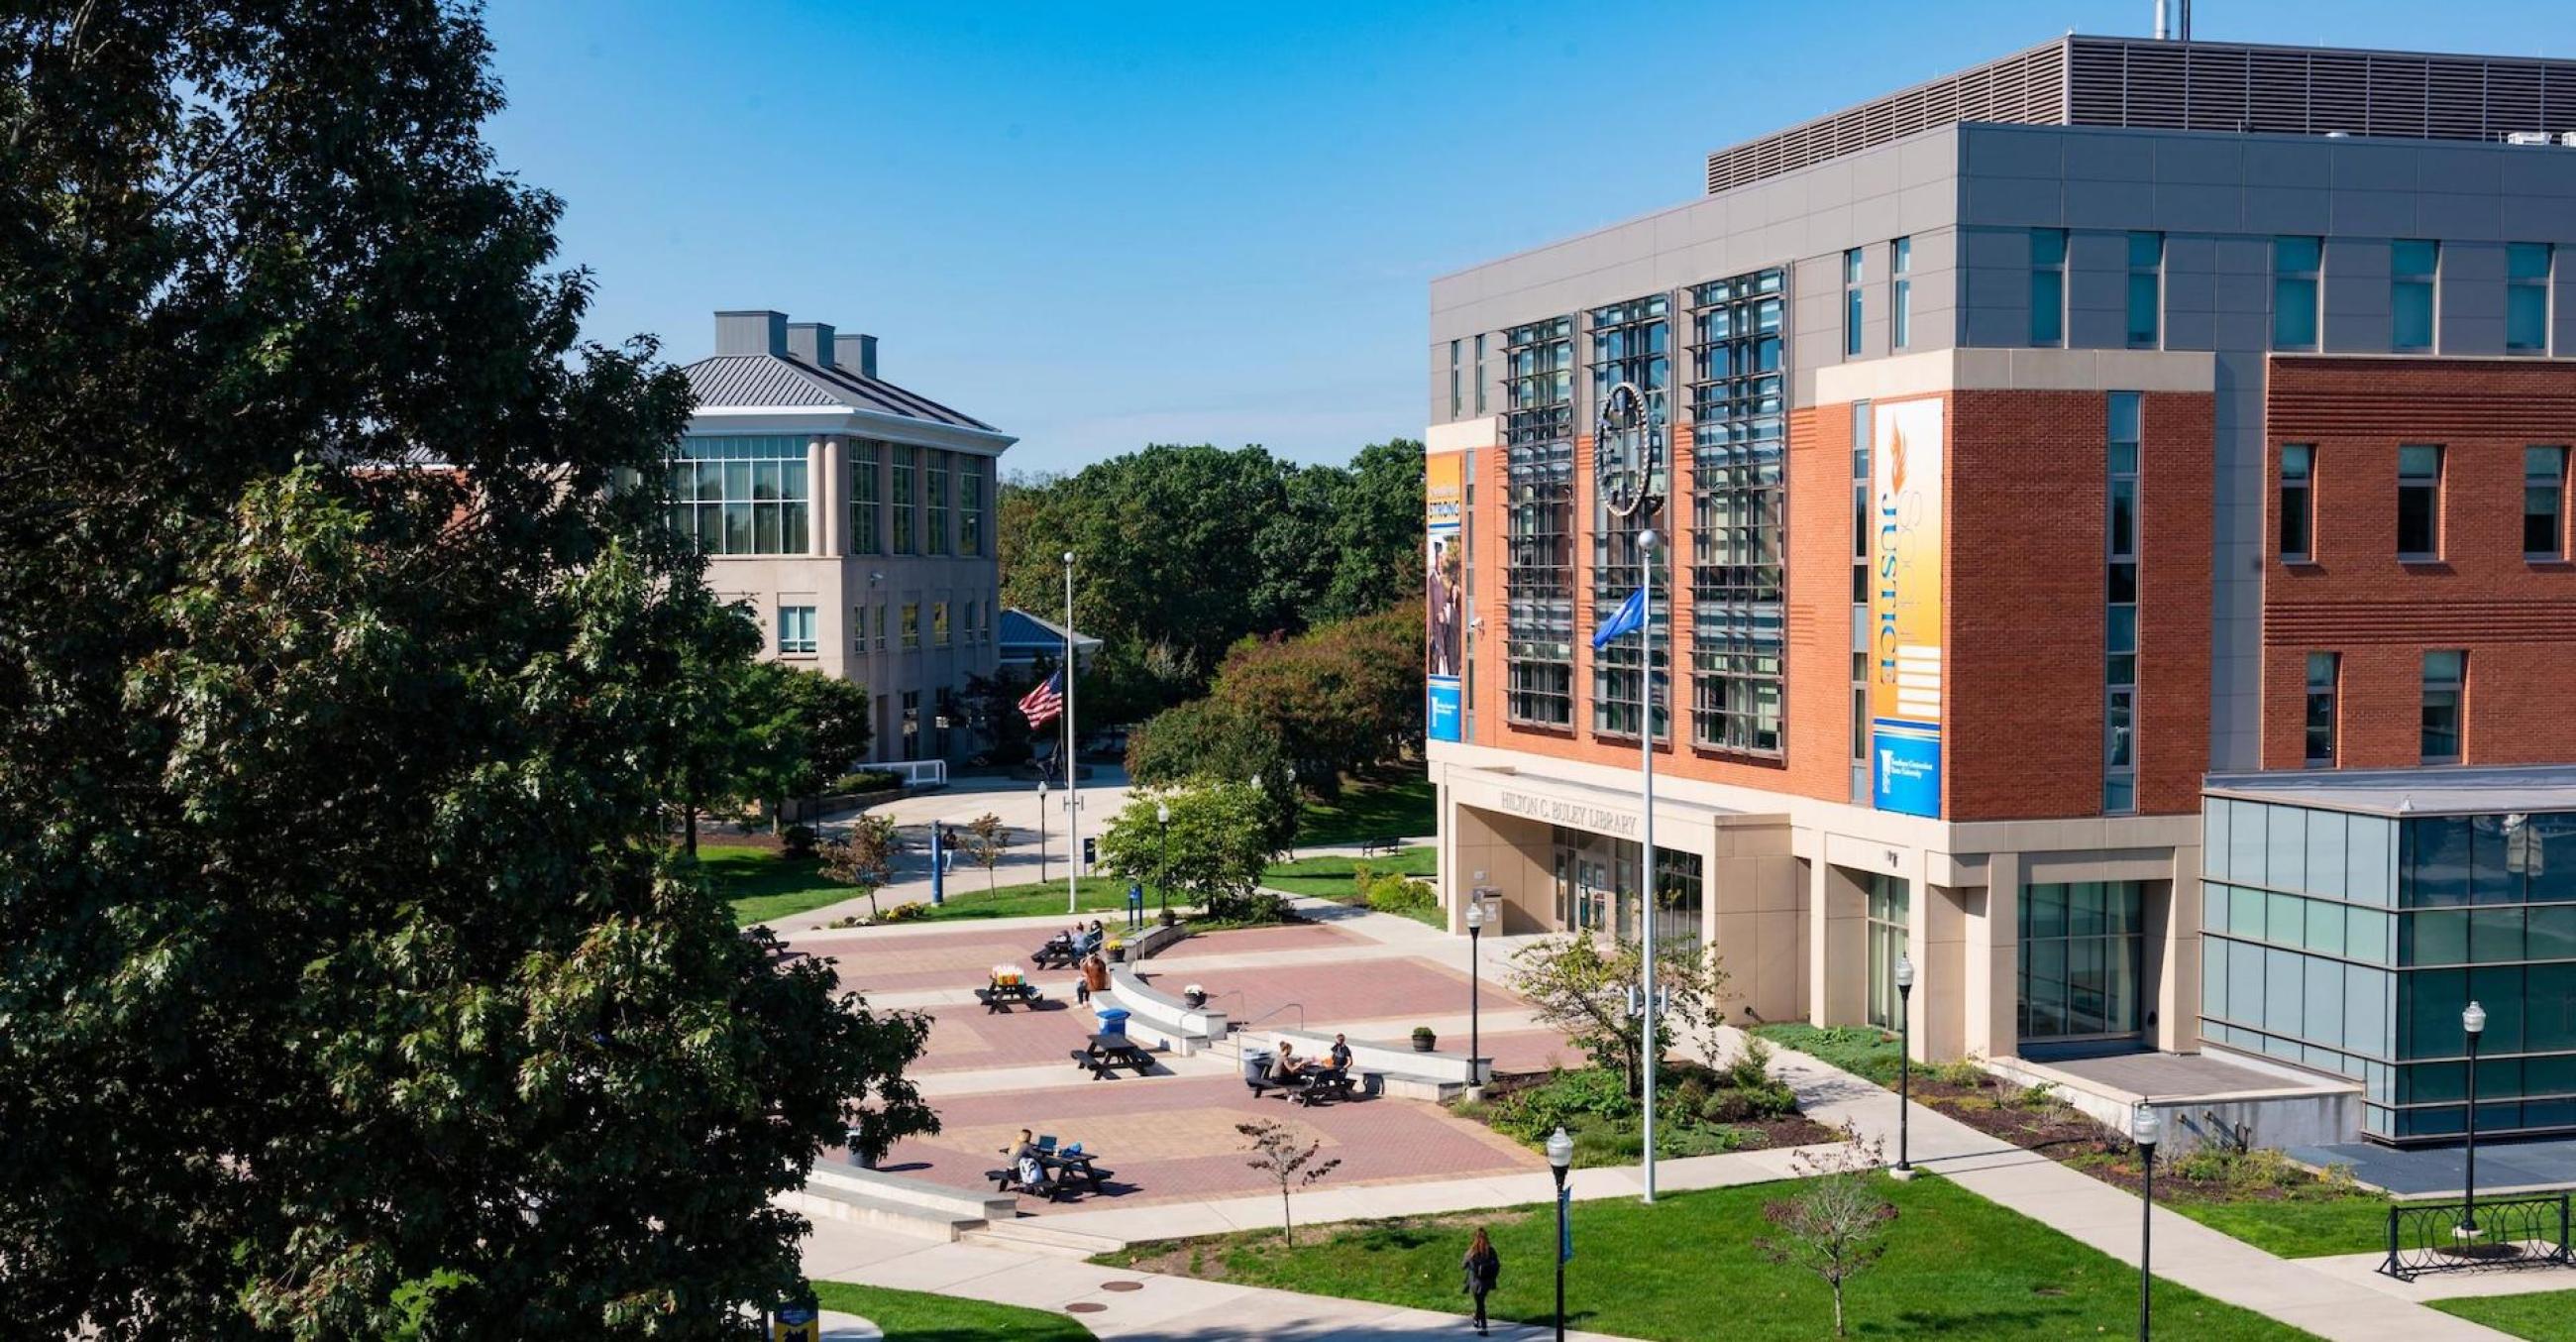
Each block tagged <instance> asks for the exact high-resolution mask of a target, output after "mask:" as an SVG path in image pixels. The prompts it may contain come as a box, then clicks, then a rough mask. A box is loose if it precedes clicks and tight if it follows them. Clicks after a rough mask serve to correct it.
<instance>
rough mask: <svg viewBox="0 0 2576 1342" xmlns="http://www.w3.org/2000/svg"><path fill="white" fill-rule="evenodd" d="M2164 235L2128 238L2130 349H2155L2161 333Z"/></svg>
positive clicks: (2154, 234)
mask: <svg viewBox="0 0 2576 1342" xmlns="http://www.w3.org/2000/svg"><path fill="white" fill-rule="evenodd" d="M2164 271H2165V235H2164V234H2162V233H2132V234H2130V235H2129V348H2131V349H2154V348H2155V347H2156V341H2157V339H2158V337H2159V336H2160V335H2161V334H2162V333H2163V325H2164V323H2163V320H2162V319H2163V315H2164Z"/></svg>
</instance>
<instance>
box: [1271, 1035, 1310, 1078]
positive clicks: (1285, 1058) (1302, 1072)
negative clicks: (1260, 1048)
mask: <svg viewBox="0 0 2576 1342" xmlns="http://www.w3.org/2000/svg"><path fill="white" fill-rule="evenodd" d="M1270 1079H1271V1080H1272V1081H1274V1082H1276V1083H1278V1084H1279V1085H1282V1086H1297V1085H1303V1084H1305V1081H1306V1064H1305V1063H1303V1062H1300V1061H1298V1058H1297V1046H1296V1045H1294V1044H1291V1043H1289V1042H1288V1041H1287V1040H1285V1039H1282V1040H1280V1041H1279V1053H1278V1056H1276V1057H1274V1058H1272V1059H1271V1060H1270Z"/></svg>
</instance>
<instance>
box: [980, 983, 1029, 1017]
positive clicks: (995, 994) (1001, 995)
mask: <svg viewBox="0 0 2576 1342" xmlns="http://www.w3.org/2000/svg"><path fill="white" fill-rule="evenodd" d="M975 1000H976V1001H978V1002H981V1003H983V1004H984V1011H985V1013H986V1014H987V1015H990V1014H993V1013H996V1012H999V1013H1005V1014H1007V1013H1008V1012H1009V1011H1010V1009H1011V1008H1012V1007H1015V1006H1025V1007H1035V1006H1036V1005H1037V1004H1038V1003H1040V1002H1042V1001H1044V1000H1046V994H1045V993H1043V992H1040V991H1039V990H1038V985H1036V984H1034V983H994V984H988V985H986V986H984V987H981V988H977V989H976V990H975Z"/></svg>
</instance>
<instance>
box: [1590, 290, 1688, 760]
mask: <svg viewBox="0 0 2576 1342" xmlns="http://www.w3.org/2000/svg"><path fill="white" fill-rule="evenodd" d="M1671 310H1672V298H1671V297H1670V296H1669V295H1667V294H1649V295H1647V296H1646V297H1643V298H1636V299H1631V300H1629V301H1627V302H1625V303H1613V304H1611V305H1609V306H1607V307H1601V308H1594V309H1593V310H1592V311H1591V312H1590V313H1589V314H1588V321H1587V323H1586V324H1587V326H1588V327H1589V329H1590V333H1591V339H1590V341H1589V349H1590V352H1591V368H1592V404H1594V405H1596V406H1598V405H1602V404H1604V403H1606V402H1607V400H1608V398H1609V395H1610V391H1611V389H1612V388H1614V387H1617V386H1618V385H1619V384H1621V383H1623V382H1624V383H1628V384H1629V385H1631V386H1634V387H1635V388H1636V389H1637V390H1638V391H1640V392H1642V393H1644V394H1645V397H1646V407H1647V419H1648V422H1649V428H1648V430H1647V432H1648V434H1649V436H1650V442H1651V443H1653V444H1656V445H1657V446H1656V447H1654V448H1652V449H1650V450H1653V451H1660V446H1659V445H1660V443H1661V442H1662V441H1663V435H1664V433H1665V428H1666V416H1667V414H1668V411H1667V410H1666V408H1665V406H1666V396H1665V393H1666V392H1667V390H1668V389H1669V388H1670V387H1671V385H1672V321H1671ZM1658 465H1660V463H1658ZM1652 492H1654V493H1657V494H1661V493H1663V492H1664V491H1663V490H1661V489H1655V490H1653V491H1652ZM1647 520H1648V519H1647V517H1646V516H1645V515H1644V513H1643V511H1642V510H1640V511H1639V512H1635V513H1631V514H1629V515H1628V516H1625V517H1622V516H1620V515H1618V514H1616V513H1613V512H1612V511H1610V505H1609V499H1608V496H1607V493H1606V492H1605V491H1602V490H1599V489H1596V490H1595V491H1594V492H1593V512H1592V602H1593V609H1595V610H1600V611H1606V610H1615V609H1617V608H1618V605H1619V603H1620V602H1622V601H1625V600H1627V599H1628V594H1629V593H1631V592H1634V591H1635V590H1637V587H1638V584H1639V583H1641V582H1646V581H1651V582H1653V584H1654V585H1655V589H1656V590H1655V603H1654V605H1655V627H1656V629H1657V630H1658V631H1659V632H1662V633H1664V634H1666V635H1669V634H1670V632H1671V629H1672V624H1671V623H1670V620H1671V617H1672V602H1671V600H1670V598H1669V597H1668V595H1667V593H1668V591H1669V589H1670V584H1671V574H1672V571H1673V570H1672V568H1671V567H1670V566H1671V565H1672V563H1673V562H1674V558H1675V556H1674V555H1673V553H1672V551H1670V550H1659V551H1657V552H1656V557H1655V562H1654V563H1653V565H1652V566H1651V567H1643V566H1641V565H1640V562H1639V558H1638V554H1637V545H1636V535H1637V532H1638V530H1639V529H1640V528H1642V527H1644V526H1645V525H1646V523H1647ZM1674 651H1675V649H1674V648H1673V647H1672V643H1671V640H1670V638H1669V637H1665V638H1658V639H1656V640H1655V662H1654V666H1653V668H1652V671H1651V677H1652V680H1653V681H1654V682H1655V683H1658V684H1660V683H1662V682H1663V681H1664V679H1665V678H1666V677H1667V676H1668V675H1669V674H1670V670H1669V668H1670V666H1671V660H1670V659H1671V657H1672V655H1673V652H1674ZM1649 674H1650V673H1649V669H1648V668H1647V666H1646V665H1645V664H1644V663H1643V662H1641V661H1640V660H1639V659H1638V649H1637V647H1636V645H1635V643H1633V642H1631V641H1627V640H1621V641H1619V642H1616V643H1613V644H1612V645H1611V646H1609V647H1606V648H1602V649H1600V650H1598V651H1596V652H1594V653H1593V654H1592V730H1593V731H1594V732H1596V733H1600V734H1603V735H1609V736H1625V737H1629V738H1631V739H1634V738H1635V737H1636V736H1637V735H1638V734H1640V733H1641V732H1646V733H1652V734H1653V735H1654V736H1656V737H1657V738H1661V737H1663V736H1664V735H1665V734H1666V733H1667V732H1668V731H1669V730H1670V722H1669V719H1670V716H1671V712H1672V704H1671V701H1670V697H1669V696H1668V695H1662V694H1655V693H1652V692H1651V688H1652V687H1651V686H1650V685H1649V683H1648V682H1649ZM1649 700H1652V702H1653V708H1654V712H1653V713H1652V715H1651V718H1650V717H1649V715H1648V714H1647V712H1646V708H1647V704H1648V701H1649Z"/></svg>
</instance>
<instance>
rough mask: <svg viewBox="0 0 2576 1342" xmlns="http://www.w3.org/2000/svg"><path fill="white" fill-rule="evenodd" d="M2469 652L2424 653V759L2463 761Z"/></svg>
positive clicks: (2453, 762)
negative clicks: (2463, 698)
mask: <svg viewBox="0 0 2576 1342" xmlns="http://www.w3.org/2000/svg"><path fill="white" fill-rule="evenodd" d="M2468 663H2469V655H2468V654H2467V653H2465V652H2461V651H2459V650H2458V649H2456V648H2454V649H2449V650H2445V651H2439V652H2428V653H2425V654H2424V762H2425V763H2426V764H2457V763H2459V762H2460V690H2461V688H2462V686H2463V685H2465V684H2466V683H2467V677H2468Z"/></svg>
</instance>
